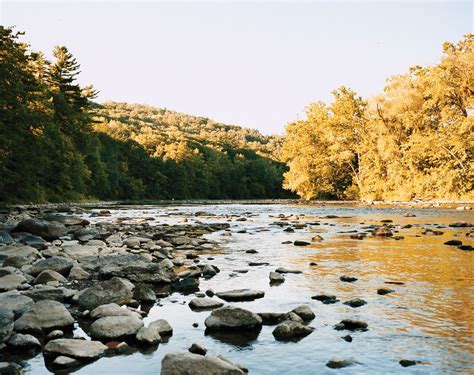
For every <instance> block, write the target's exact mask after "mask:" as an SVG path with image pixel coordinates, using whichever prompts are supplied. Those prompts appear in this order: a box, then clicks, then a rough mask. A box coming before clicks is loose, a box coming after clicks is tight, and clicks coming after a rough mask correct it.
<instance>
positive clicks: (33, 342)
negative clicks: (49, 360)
mask: <svg viewBox="0 0 474 375" xmlns="http://www.w3.org/2000/svg"><path fill="white" fill-rule="evenodd" d="M7 345H8V347H9V348H10V349H12V350H15V351H16V350H18V351H21V350H31V349H41V343H40V342H39V340H38V339H37V338H36V337H34V336H32V335H28V334H26V335H25V334H21V333H16V334H14V335H13V336H11V337H10V339H9V340H8V342H7Z"/></svg>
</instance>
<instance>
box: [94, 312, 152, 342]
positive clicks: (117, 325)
mask: <svg viewBox="0 0 474 375" xmlns="http://www.w3.org/2000/svg"><path fill="white" fill-rule="evenodd" d="M142 327H143V321H142V320H140V319H138V318H136V317H131V316H106V317H105V318H100V319H98V320H96V321H95V322H94V323H92V325H91V327H90V336H91V337H92V338H94V339H101V340H110V339H112V340H113V339H119V338H122V337H127V336H132V335H133V336H134V335H136V334H137V332H138V331H139V329H140V328H142Z"/></svg>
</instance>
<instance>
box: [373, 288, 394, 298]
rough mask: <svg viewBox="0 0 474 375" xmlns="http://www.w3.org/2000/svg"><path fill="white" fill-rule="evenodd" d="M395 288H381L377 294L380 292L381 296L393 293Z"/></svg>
mask: <svg viewBox="0 0 474 375" xmlns="http://www.w3.org/2000/svg"><path fill="white" fill-rule="evenodd" d="M393 292H395V290H393V289H388V288H379V289H377V294H380V295H381V296H384V295H385V294H389V293H393Z"/></svg>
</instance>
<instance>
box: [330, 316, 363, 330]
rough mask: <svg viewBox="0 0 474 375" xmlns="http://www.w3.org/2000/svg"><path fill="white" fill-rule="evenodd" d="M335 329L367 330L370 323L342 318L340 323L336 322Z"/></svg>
mask: <svg viewBox="0 0 474 375" xmlns="http://www.w3.org/2000/svg"><path fill="white" fill-rule="evenodd" d="M334 329H336V330H338V331H341V330H345V329H346V330H349V331H367V330H368V324H367V323H365V322H362V321H360V320H351V319H344V320H341V322H340V323H338V324H336V326H335V327H334Z"/></svg>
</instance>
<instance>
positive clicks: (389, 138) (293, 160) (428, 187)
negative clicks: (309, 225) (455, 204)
mask: <svg viewBox="0 0 474 375" xmlns="http://www.w3.org/2000/svg"><path fill="white" fill-rule="evenodd" d="M333 94H334V101H333V102H332V103H331V104H325V103H321V102H318V103H313V104H311V105H310V106H309V107H308V108H307V118H306V120H301V121H296V122H293V123H290V124H288V125H287V127H286V142H285V144H284V146H283V149H282V156H283V160H284V161H286V162H287V163H288V166H289V168H290V169H289V171H288V172H287V173H286V174H285V183H284V184H285V187H287V188H288V189H291V190H292V191H294V192H296V193H298V195H300V196H301V197H303V198H305V199H312V198H315V199H317V198H337V199H370V200H411V199H416V198H421V199H474V192H473V187H474V186H473V185H474V97H473V94H474V35H472V34H470V35H466V36H465V38H464V39H463V40H461V41H460V42H459V43H457V44H452V43H445V44H444V45H443V56H442V58H441V61H440V63H439V64H437V65H435V66H428V67H420V66H415V67H413V68H411V69H410V71H409V72H408V73H407V74H403V75H399V76H394V77H391V78H390V79H389V80H388V84H387V86H386V87H385V89H384V92H383V93H382V94H380V95H378V96H376V97H373V98H371V99H369V100H364V99H362V98H361V97H359V96H358V95H357V94H356V93H355V92H354V91H352V90H350V89H348V88H345V87H341V88H339V89H338V90H336V91H334V92H333Z"/></svg>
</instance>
